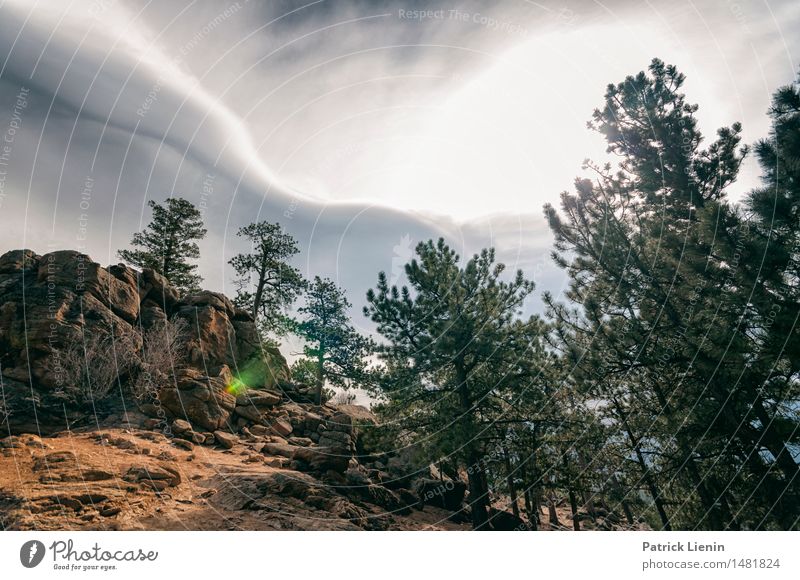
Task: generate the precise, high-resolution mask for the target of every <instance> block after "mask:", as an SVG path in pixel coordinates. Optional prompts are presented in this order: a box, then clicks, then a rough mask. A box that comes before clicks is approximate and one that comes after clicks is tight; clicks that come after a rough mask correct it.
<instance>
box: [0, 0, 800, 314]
mask: <svg viewBox="0 0 800 580" xmlns="http://www.w3.org/2000/svg"><path fill="white" fill-rule="evenodd" d="M425 7H428V8H430V9H441V10H444V11H446V12H443V13H442V16H441V17H431V18H427V19H419V18H417V19H414V18H405V17H401V15H400V12H399V10H400V9H401V8H403V9H404V10H414V9H421V8H425ZM735 8H737V9H736V10H734V7H733V6H732V5H726V6H723V7H721V8H720V7H714V8H710V7H705V6H703V7H702V8H696V7H693V5H691V4H686V5H683V4H678V5H674V6H670V7H666V8H662V7H659V8H656V7H654V6H652V5H650V6H644V7H638V8H631V7H630V3H626V2H611V3H604V4H603V6H599V5H598V4H597V3H593V2H567V3H562V2H543V3H519V2H505V3H497V4H493V5H491V6H487V5H486V3H482V2H462V3H458V4H457V5H455V6H453V5H452V4H451V3H448V4H446V5H445V4H442V5H441V8H439V7H438V5H435V4H434V3H430V2H406V3H403V2H400V3H398V2H366V1H363V2H338V1H337V2H331V1H319V2H315V1H311V2H308V3H298V2H269V3H255V2H247V1H246V0H240V1H239V2H230V3H225V4H220V3H218V2H208V1H197V2H191V3H189V2H186V3H174V2H170V3H155V2H145V1H144V0H130V1H128V2H123V1H122V0H93V1H80V2H79V1H72V2H63V1H61V2H59V1H56V0H47V1H39V2H35V3H30V2H22V1H18V0H14V1H11V2H6V3H4V4H3V5H2V6H0V62H2V63H3V64H2V71H1V72H0V134H3V133H4V132H5V131H6V130H7V128H8V127H9V126H10V123H11V122H12V117H13V111H14V107H15V103H16V102H17V100H18V95H19V93H20V90H21V88H22V87H24V88H26V89H29V91H28V93H26V97H25V101H26V105H25V107H24V111H23V112H22V114H21V115H20V122H18V123H17V124H18V125H19V127H18V130H16V131H15V138H14V142H13V144H12V149H11V152H10V162H9V164H8V166H7V167H6V168H5V170H6V174H5V175H4V176H3V177H4V179H3V181H2V183H3V189H2V194H3V195H2V196H0V212H1V213H0V231H1V232H2V233H0V244H2V246H3V247H5V248H16V247H21V246H23V245H24V246H28V247H32V248H34V249H36V250H38V251H47V250H48V249H55V248H63V247H72V248H79V249H83V250H84V251H86V252H87V253H89V254H90V255H92V256H93V257H94V258H95V259H97V260H99V261H101V262H106V263H108V262H114V261H116V250H117V249H119V248H122V247H125V246H126V245H127V243H128V241H129V240H130V235H131V233H132V232H134V231H136V230H138V229H139V228H141V227H142V225H143V224H144V223H146V221H147V219H148V217H149V215H148V214H147V212H146V205H145V204H146V201H147V200H148V199H163V198H164V197H166V196H167V195H170V194H174V195H182V196H184V197H187V198H188V199H190V200H191V201H193V202H194V203H196V204H197V205H198V206H200V207H201V208H202V209H203V211H204V216H205V219H206V223H207V226H208V228H209V236H208V238H207V239H206V240H205V241H204V242H203V244H202V248H201V249H202V253H203V256H204V259H203V261H202V264H201V269H202V274H203V275H204V277H205V278H206V284H207V285H208V286H209V287H210V288H213V289H222V290H226V291H228V292H230V291H232V290H233V288H232V286H231V280H230V274H231V272H230V269H229V268H228V267H227V265H226V263H227V260H228V259H229V258H230V256H231V255H232V254H233V253H235V252H236V251H238V250H239V249H241V248H242V246H241V241H240V240H239V239H238V238H237V237H236V235H235V232H236V230H237V229H238V228H239V227H240V226H241V225H244V224H246V223H248V222H250V221H253V220H256V219H267V220H271V221H280V222H281V223H282V224H283V225H284V226H285V227H286V228H287V229H288V230H289V231H290V232H291V233H292V234H293V235H295V236H296V237H297V238H298V240H299V242H300V245H301V247H302V248H303V254H302V256H300V259H299V260H298V264H299V265H300V266H301V267H302V269H303V270H304V272H306V273H307V274H309V275H314V274H320V275H325V276H330V277H332V278H334V279H336V280H338V281H339V283H341V284H342V285H343V286H345V287H346V288H347V289H348V291H349V293H350V296H351V300H352V302H353V303H354V304H355V305H356V306H357V307H358V306H360V305H361V304H363V295H364V292H365V291H366V289H367V288H368V287H370V286H372V285H373V284H374V283H375V280H376V276H377V272H378V271H379V270H385V271H387V272H394V274H397V276H396V278H397V279H398V280H399V281H401V280H402V273H399V271H398V259H400V258H402V259H404V258H405V256H407V250H408V248H409V244H410V247H413V246H414V245H415V244H416V243H418V242H419V241H422V240H425V239H428V238H430V237H438V236H442V235H443V236H445V237H446V238H447V239H448V240H449V241H450V243H451V244H452V245H453V246H454V247H456V249H457V250H458V251H459V252H460V253H461V254H462V256H465V257H466V256H469V255H470V254H471V253H473V252H475V251H477V250H479V249H480V248H481V247H483V246H486V245H494V246H496V247H497V248H498V254H499V256H500V258H501V259H502V260H504V261H506V262H507V263H508V264H509V266H510V267H511V269H514V268H517V267H519V268H522V269H523V270H524V271H525V272H526V274H528V275H529V276H530V277H534V278H536V279H537V281H538V282H539V287H540V289H545V288H546V289H550V290H553V291H554V292H555V293H558V291H559V290H560V288H561V285H562V284H563V278H562V277H561V274H560V273H559V272H557V271H556V270H555V269H554V268H553V266H552V265H551V263H550V261H549V258H548V252H549V247H550V242H551V239H550V235H549V232H548V231H547V228H546V226H545V225H544V222H543V220H542V218H541V213H540V210H539V208H540V206H541V203H542V201H543V200H555V199H557V194H558V192H559V191H560V190H562V189H567V188H569V186H570V185H571V181H572V176H573V175H574V174H575V173H577V172H578V170H579V167H578V166H577V164H578V161H579V160H580V159H582V157H583V156H585V155H587V154H588V153H587V149H588V147H587V146H586V143H584V142H580V143H577V142H576V141H578V140H580V139H583V138H584V137H581V135H583V134H584V133H585V132H584V131H583V123H584V121H585V120H586V118H588V116H589V114H590V110H586V111H584V110H583V109H584V108H586V109H589V108H590V107H591V106H594V104H599V102H600V100H601V98H602V87H601V86H600V82H601V80H604V81H607V82H611V81H618V80H621V76H620V75H622V74H628V73H633V72H636V71H637V70H639V69H641V68H643V67H644V66H645V65H646V64H647V62H648V61H649V59H650V58H651V57H652V56H654V54H653V51H654V50H656V49H658V48H659V47H660V48H661V49H663V50H664V51H665V52H669V51H672V53H671V54H672V55H674V56H675V57H676V58H679V59H682V62H679V63H678V64H679V65H681V67H682V68H685V69H686V72H687V75H688V77H689V80H688V83H687V91H688V92H690V95H689V96H690V100H692V101H699V102H700V103H701V105H702V106H703V108H701V121H702V122H703V127H704V130H705V131H706V133H707V134H710V133H711V132H712V131H713V128H715V127H716V126H717V125H720V124H726V123H730V122H732V121H734V120H743V121H744V122H745V130H746V131H748V133H746V135H747V138H748V139H750V140H752V139H755V138H757V137H760V136H761V135H763V133H764V131H765V130H766V119H765V116H764V115H763V113H764V110H765V109H766V104H767V103H768V100H769V95H770V93H771V91H772V90H773V89H774V88H775V86H777V85H779V84H781V83H784V82H787V81H789V80H791V74H792V72H793V71H794V67H795V65H794V61H792V56H793V55H795V54H797V42H798V40H797V39H795V36H796V35H789V34H788V33H786V34H783V35H782V34H781V29H780V27H779V25H778V23H782V24H781V25H783V26H785V27H786V28H785V29H784V32H787V31H790V30H792V28H791V26H794V25H796V24H797V19H798V15H797V13H796V12H797V11H796V10H794V11H793V10H791V4H790V3H779V4H775V5H772V6H771V9H772V13H774V18H773V14H772V13H770V11H769V10H765V9H764V8H763V6H761V5H760V4H757V3H753V2H746V1H743V2H740V3H739V4H737V5H736V7H735ZM450 10H456V12H455V13H452V14H451V12H450ZM659 10H660V11H659ZM710 23H711V24H716V27H715V28H711V29H709V26H710ZM795 28H796V26H795ZM653 31H655V32H653ZM623 33H624V34H625V35H626V36H625V38H624V39H623V40H624V41H620V42H617V44H616V45H613V43H614V42H615V41H616V40H619V39H617V38H616V37H615V34H616V35H619V34H623ZM742 39H744V42H742ZM655 40H658V43H655ZM567 41H569V42H570V43H571V44H574V45H576V46H581V47H582V48H581V49H580V50H575V51H573V52H572V53H570V54H569V55H567V54H565V53H564V52H563V51H562V53H560V54H561V57H562V58H564V59H566V58H567V57H570V58H571V59H572V61H574V62H573V65H574V67H573V68H572V69H571V70H569V71H567V72H568V74H569V75H571V76H570V77H569V80H570V83H571V84H569V83H568V84H567V85H565V86H568V87H569V89H568V90H565V91H564V94H563V95H561V96H558V95H556V94H555V93H553V92H552V90H551V89H552V87H548V86H547V84H546V81H547V80H548V78H547V75H551V76H553V75H555V74H556V73H555V72H554V71H552V70H550V69H552V68H553V67H555V68H557V69H559V70H561V69H562V68H563V67H561V65H558V66H556V64H553V63H555V62H556V61H555V60H553V61H552V62H551V65H550V68H547V67H544V68H541V67H540V68H538V69H537V68H536V66H534V65H536V62H535V59H536V58H537V54H538V56H539V57H543V53H541V52H539V53H537V52H536V51H535V50H533V49H534V48H535V47H536V46H537V44H536V43H537V42H538V43H539V46H542V43H556V44H553V45H552V46H551V47H550V52H551V53H552V56H557V55H558V54H559V46H558V44H557V43H558V42H567ZM579 41H580V42H583V44H582V45H580V44H579ZM592 43H594V44H592ZM590 45H591V46H590ZM612 45H613V46H612ZM526 51H527V52H526ZM621 53H622V55H621V56H620V54H621ZM626 55H627V56H626ZM664 56H667V55H664ZM623 57H626V58H623ZM628 57H629V58H628ZM604 59H605V61H604ZM559 62H560V61H559ZM603 62H605V64H602V63H603ZM601 65H602V66H601ZM537 66H538V65H537ZM606 66H607V67H608V68H603V67H606ZM515 67H516V68H519V67H528V69H529V70H528V72H530V70H533V72H538V74H539V75H540V78H541V80H542V83H543V84H542V86H541V88H540V87H539V85H537V84H536V83H533V84H526V85H517V86H516V87H511V85H510V84H509V83H510V82H511V80H513V78H514V73H513V71H514V70H515ZM590 69H591V72H592V75H591V77H590V75H588V73H586V74H584V73H585V72H586V71H587V70H590ZM595 69H596V70H595ZM623 71H624V72H623ZM734 73H735V74H734ZM533 78H534V79H535V78H536V75H533ZM588 78H591V79H594V80H593V81H592V82H591V83H590V82H589V81H587V79H588ZM556 80H558V79H555V80H554V81H552V82H555V81H556ZM504 91H505V92H504ZM537 91H539V92H540V93H542V92H543V91H544V92H545V93H544V94H537ZM569 91H584V93H585V94H582V95H580V99H578V100H574V99H573V100H570V99H571V97H570V94H569ZM493 92H497V93H503V94H497V95H495V97H496V100H494V101H493V100H492V99H491V98H489V97H492V96H493V95H492V93H493ZM503 97H505V99H504V98H503ZM537 98H538V99H540V101H542V102H546V103H548V106H549V107H551V108H553V107H555V106H557V105H559V103H560V102H561V101H564V102H565V103H566V105H565V106H567V105H569V106H571V107H573V108H574V109H575V110H574V112H571V113H570V114H568V115H565V116H563V118H559V116H558V115H559V113H557V112H554V111H552V110H545V111H542V110H541V109H540V108H537V107H529V108H530V110H529V111H528V114H527V115H518V114H517V113H515V110H516V109H514V107H516V106H519V103H520V102H522V103H525V102H526V100H527V101H528V102H529V103H534V102H537V101H535V99H537ZM542 99H543V100H542ZM493 103H494V104H493ZM575 103H577V104H575ZM443 111H444V113H443ZM470 112H473V113H475V112H479V113H480V115H478V116H479V118H478V119H472V120H470V118H469V114H470ZM473 116H474V115H473ZM550 117H552V118H550ZM544 121H546V122H548V123H550V125H549V126H563V135H561V136H560V137H562V138H561V140H560V141H559V140H558V139H555V138H552V139H550V140H547V137H548V135H547V131H538V132H533V131H531V127H532V126H536V124H537V123H539V124H541V123H542V122H544ZM529 122H531V123H533V125H528V124H527V123H529ZM492 123H494V124H495V125H498V124H499V125H503V124H505V125H507V126H506V127H503V126H501V127H499V129H501V130H494V129H492V128H491V127H489V128H488V129H486V130H485V131H483V130H479V127H480V126H481V125H487V124H489V125H491V124H492ZM749 126H754V127H755V128H754V129H749V128H748V127H749ZM495 128H497V127H495ZM509 135H511V136H512V137H513V139H510V138H509ZM551 137H553V136H552V135H551ZM543 139H544V140H543ZM556 142H558V143H560V145H559V146H558V147H559V149H558V151H559V153H558V159H557V161H558V162H557V163H554V162H552V161H550V159H551V158H549V157H546V155H548V154H549V153H548V152H549V151H550V150H552V149H553V143H556ZM511 145H514V146H515V147H517V149H519V150H520V152H521V153H520V155H518V156H517V155H513V156H512V155H508V156H505V159H499V160H498V162H497V163H486V162H485V159H486V158H487V156H488V155H492V154H493V155H495V156H496V157H497V156H498V155H499V156H500V157H503V156H504V153H503V152H504V151H506V149H503V147H510V146H511ZM470 148H471V151H472V153H468V152H467V150H468V149H470ZM473 154H474V156H471V155H473ZM573 157H574V161H573V160H572V158H573ZM482 159H483V160H484V162H483V163H482V162H481V160H482ZM573 166H574V167H573ZM556 169H558V171H556ZM750 171H751V175H750V177H749V179H750V180H751V181H750V182H752V180H753V179H754V178H755V175H756V172H755V171H754V170H752V169H751V170H750ZM433 210H436V211H433ZM487 214H488V215H487ZM398 247H399V248H400V250H398V249H397V248H398ZM359 323H361V324H366V322H365V321H363V320H361V319H359Z"/></svg>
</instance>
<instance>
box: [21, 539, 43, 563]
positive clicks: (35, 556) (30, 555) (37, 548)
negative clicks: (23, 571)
mask: <svg viewBox="0 0 800 580" xmlns="http://www.w3.org/2000/svg"><path fill="white" fill-rule="evenodd" d="M44 552H45V549H44V544H43V543H41V542H40V541H39V540H30V541H29V542H25V543H24V544H22V547H21V548H20V549H19V561H20V562H22V565H23V566H25V567H26V568H36V566H38V565H39V564H41V563H42V560H44Z"/></svg>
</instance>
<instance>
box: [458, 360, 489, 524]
mask: <svg viewBox="0 0 800 580" xmlns="http://www.w3.org/2000/svg"><path fill="white" fill-rule="evenodd" d="M455 366H456V382H457V385H458V398H459V402H460V403H461V422H462V425H463V426H464V433H465V434H466V435H467V436H468V437H469V436H470V434H471V431H472V413H473V410H472V401H471V400H470V396H469V386H468V385H467V373H466V371H465V370H464V366H463V364H461V363H460V362H457V363H456V365H455ZM466 446H467V449H466V452H467V462H468V465H467V482H468V484H469V503H470V513H471V515H472V528H473V529H474V530H481V529H485V528H486V524H487V523H488V521H489V511H488V509H487V508H488V491H487V490H486V484H485V483H484V477H483V467H482V465H481V462H482V458H481V457H480V455H479V453H478V451H477V450H476V447H475V442H474V441H472V440H471V439H470V441H468V442H467V443H466Z"/></svg>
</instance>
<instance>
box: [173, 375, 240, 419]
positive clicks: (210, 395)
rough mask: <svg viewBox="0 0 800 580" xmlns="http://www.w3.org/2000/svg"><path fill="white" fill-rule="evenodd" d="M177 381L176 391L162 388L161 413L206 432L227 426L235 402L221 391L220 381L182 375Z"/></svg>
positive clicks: (223, 389) (223, 386) (234, 399)
mask: <svg viewBox="0 0 800 580" xmlns="http://www.w3.org/2000/svg"><path fill="white" fill-rule="evenodd" d="M178 380H179V382H178V388H174V387H166V388H163V389H161V391H160V392H159V395H158V398H159V401H160V402H161V405H162V407H163V408H164V409H166V410H167V411H168V412H170V413H171V414H172V415H173V416H174V417H177V418H178V419H185V420H187V421H189V422H191V423H193V424H196V425H199V426H201V427H203V428H204V429H208V430H209V431H216V430H218V429H220V428H221V427H223V426H224V425H225V424H226V423H227V422H228V419H230V416H231V412H232V411H233V410H234V409H235V408H236V398H235V397H234V396H233V395H231V394H230V393H228V392H227V391H226V390H225V383H224V382H223V381H222V380H221V379H219V378H215V377H203V376H198V377H195V376H193V374H184V375H182V376H179V379H178Z"/></svg>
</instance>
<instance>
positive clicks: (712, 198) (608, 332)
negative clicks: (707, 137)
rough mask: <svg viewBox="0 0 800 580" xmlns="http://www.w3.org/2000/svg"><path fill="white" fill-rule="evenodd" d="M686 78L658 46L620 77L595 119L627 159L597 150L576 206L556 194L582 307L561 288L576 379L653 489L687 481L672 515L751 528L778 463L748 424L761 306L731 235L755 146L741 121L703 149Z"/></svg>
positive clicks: (561, 259)
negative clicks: (749, 378) (749, 361)
mask: <svg viewBox="0 0 800 580" xmlns="http://www.w3.org/2000/svg"><path fill="white" fill-rule="evenodd" d="M683 81H684V77H683V75H681V74H680V73H679V72H678V71H677V70H676V69H675V68H674V67H671V66H667V65H664V64H663V63H662V62H660V61H658V60H655V61H653V64H652V65H651V66H650V69H649V71H648V73H644V72H642V73H640V74H638V75H637V76H635V77H628V78H627V79H626V80H625V82H623V83H620V84H619V85H611V86H609V88H608V91H607V93H606V103H605V106H604V108H603V109H602V110H600V111H597V112H596V113H595V115H594V121H593V123H592V127H594V128H595V129H596V130H598V131H600V132H601V133H602V134H603V135H604V136H605V137H606V139H607V141H608V144H609V146H608V149H609V151H610V152H613V153H615V154H616V155H618V156H619V157H620V162H619V166H618V168H617V171H616V172H614V173H612V171H611V167H610V166H606V167H597V166H591V165H589V167H591V168H592V169H594V171H595V172H596V174H597V179H596V180H595V181H590V180H585V179H584V180H578V181H577V182H576V193H575V194H574V195H571V194H567V193H565V194H562V213H561V214H560V215H559V213H558V212H556V211H555V210H554V209H553V208H552V207H550V206H547V207H546V214H547V216H548V219H549V222H550V226H551V228H552V230H553V232H554V234H555V238H556V249H557V250H558V252H559V253H558V254H556V255H555V258H556V261H557V262H558V263H559V264H560V265H562V266H563V267H565V268H567V271H568V273H569V276H570V280H571V283H570V290H569V292H568V293H567V296H568V298H569V299H570V300H571V301H572V302H574V303H575V304H578V305H579V307H580V308H579V309H578V310H573V309H571V308H569V307H567V306H565V305H563V304H559V303H556V301H555V300H553V298H552V297H550V296H545V300H546V302H547V304H548V307H549V314H550V316H551V317H552V318H553V319H554V321H555V323H556V327H557V328H558V329H559V336H558V339H559V340H558V341H556V345H557V346H558V348H559V349H560V350H561V351H562V352H563V353H565V354H569V355H570V356H572V357H573V358H574V360H576V361H579V363H578V364H576V368H575V369H574V372H573V374H574V378H575V380H576V381H577V382H578V383H580V384H583V385H585V386H586V387H588V388H586V389H585V390H584V392H585V393H586V395H587V396H588V397H590V398H594V399H595V400H601V401H603V402H604V403H605V404H607V405H608V409H609V412H608V413H607V415H608V416H609V417H610V419H611V420H612V421H614V424H615V425H617V427H618V428H619V429H620V430H621V431H622V432H623V433H624V434H625V435H626V438H627V440H628V444H629V446H630V453H631V455H630V457H631V459H633V464H634V465H636V464H638V466H639V469H640V470H641V472H642V473H641V475H642V477H644V478H645V479H646V480H650V481H652V482H653V484H654V485H652V486H649V487H651V488H652V494H653V495H654V496H658V497H662V500H663V494H665V493H667V494H670V495H671V497H669V498H668V500H669V501H671V502H672V503H673V504H674V505H675V506H676V507H675V508H673V513H672V514H670V516H669V518H670V519H671V520H674V521H676V522H677V523H678V524H682V525H687V526H688V525H691V526H700V527H708V528H713V529H728V528H734V529H735V528H737V527H740V526H741V525H742V521H741V520H742V513H741V510H740V509H739V508H740V507H741V505H742V504H743V503H744V502H745V501H748V500H747V497H748V496H751V495H752V494H753V493H754V492H755V489H754V488H753V486H754V485H758V484H757V483H754V482H755V481H757V480H756V479H755V478H753V477H752V475H751V474H755V473H756V472H762V471H763V470H762V469H761V468H762V467H763V465H759V463H761V459H760V458H759V456H758V454H757V453H756V454H754V453H753V450H754V445H755V441H754V440H753V438H752V433H748V429H746V428H745V429H742V428H741V426H742V425H744V426H747V425H749V424H750V421H751V420H750V418H749V413H750V408H749V406H748V399H749V398H750V397H749V393H748V392H747V391H748V389H743V388H739V386H738V382H737V381H736V380H735V373H736V369H741V368H742V366H741V365H742V361H743V359H744V357H745V355H746V352H747V350H746V343H747V335H746V332H743V329H742V326H741V324H740V321H742V320H743V315H746V314H747V307H746V305H745V304H743V303H742V301H741V299H740V298H741V296H740V294H739V293H738V291H737V288H736V285H735V284H732V282H731V277H730V275H729V269H730V265H729V262H728V261H727V260H726V259H725V258H724V256H723V255H724V253H725V248H723V247H722V245H723V244H721V243H720V242H719V241H718V238H719V237H723V238H726V237H728V236H729V235H730V234H731V232H734V231H735V230H736V229H737V228H738V227H739V226H740V223H739V220H738V218H737V216H736V213H735V212H734V211H732V210H731V208H730V206H729V205H728V204H727V202H726V200H725V191H726V188H727V187H728V185H730V183H732V182H733V180H734V179H735V178H736V175H737V173H738V169H739V166H740V164H741V161H742V158H743V156H744V154H745V153H746V150H745V149H744V148H742V147H740V146H739V141H740V137H739V133H740V130H741V128H740V127H739V125H738V124H734V125H733V126H732V127H729V128H723V129H720V130H719V131H718V133H717V139H716V141H714V142H713V143H711V145H709V146H708V147H706V148H705V149H702V148H701V143H702V141H703V139H702V135H701V134H700V132H699V131H698V129H697V124H696V120H695V118H694V113H695V112H696V110H697V106H696V105H689V104H687V103H686V102H685V99H684V96H683V95H682V94H681V93H680V92H679V91H680V88H681V86H682V84H683ZM609 403H610V405H609ZM748 450H749V456H748V455H747V453H748ZM748 471H749V473H748ZM659 476H661V477H660V478H661V480H662V481H663V482H665V483H666V484H668V485H661V483H660V482H659V481H658V479H659ZM653 499H654V501H656V500H655V497H654V498H653ZM751 501H752V500H751ZM656 503H659V502H656ZM661 503H663V501H662V502H661ZM656 507H658V506H656ZM660 515H661V516H662V517H661V519H662V524H663V525H664V526H665V527H666V524H667V521H666V520H665V517H664V516H665V515H666V514H660Z"/></svg>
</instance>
